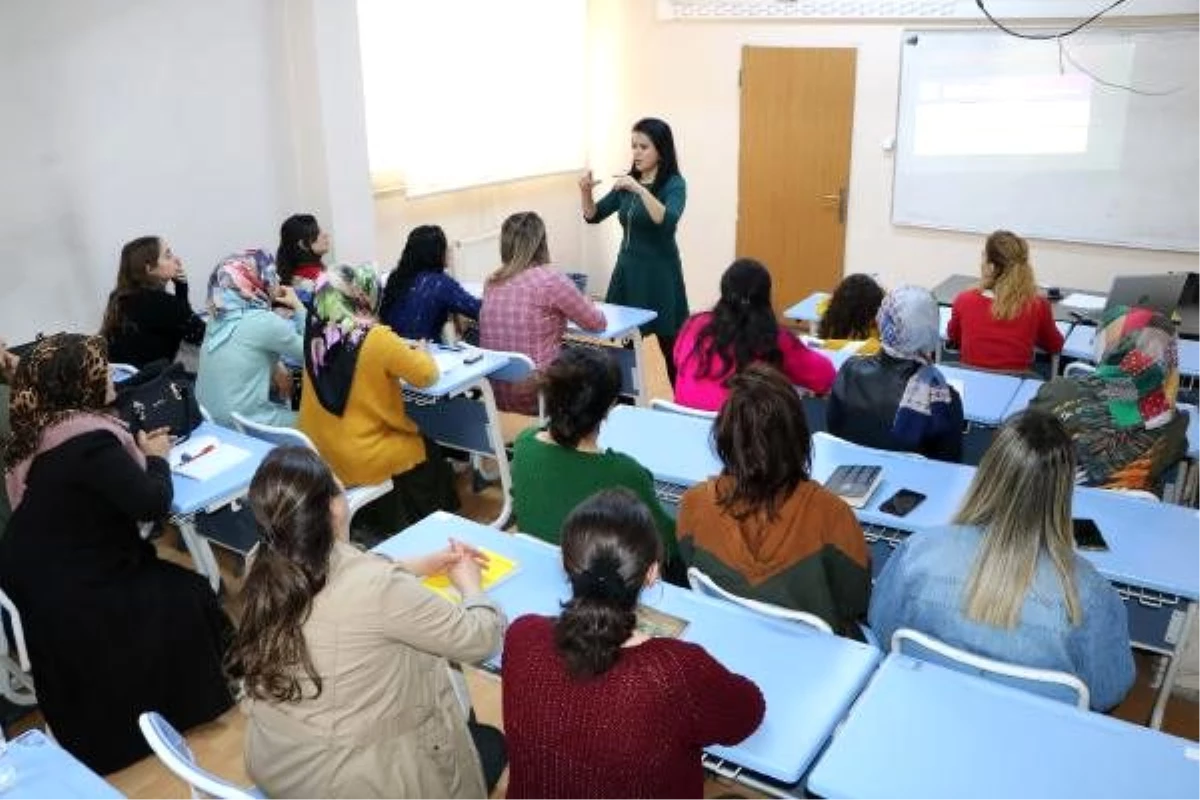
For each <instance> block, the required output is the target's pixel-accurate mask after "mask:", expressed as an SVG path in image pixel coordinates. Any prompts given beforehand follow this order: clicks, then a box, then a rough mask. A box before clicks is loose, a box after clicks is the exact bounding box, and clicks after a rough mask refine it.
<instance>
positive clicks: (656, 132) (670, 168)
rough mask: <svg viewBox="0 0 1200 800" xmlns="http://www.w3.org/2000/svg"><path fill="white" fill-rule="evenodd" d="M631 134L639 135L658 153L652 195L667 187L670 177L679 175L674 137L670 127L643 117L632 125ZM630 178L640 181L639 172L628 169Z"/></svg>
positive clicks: (653, 119) (631, 168) (657, 120)
mask: <svg viewBox="0 0 1200 800" xmlns="http://www.w3.org/2000/svg"><path fill="white" fill-rule="evenodd" d="M632 133H640V134H642V135H644V136H645V137H646V138H647V139H649V140H650V143H651V144H653V145H654V149H655V150H657V151H658V172H656V173H655V174H654V185H652V186H651V187H650V191H651V192H653V193H654V194H658V192H659V191H660V190H661V189H662V187H664V186H666V185H667V181H668V180H670V179H671V176H672V175H678V174H679V157H678V156H677V155H676V154H675V135H674V134H673V133H671V126H670V125H668V124H667V123H665V122H663V121H662V120H661V119H658V118H657V117H645V118H643V119H639V120H638V121H637V122H635V123H633V131H632ZM629 174H630V176H631V177H634V178H638V179H641V177H642V173H641V170H638V169H635V168H634V167H632V166H631V167H630V168H629Z"/></svg>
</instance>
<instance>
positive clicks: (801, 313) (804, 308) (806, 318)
mask: <svg viewBox="0 0 1200 800" xmlns="http://www.w3.org/2000/svg"><path fill="white" fill-rule="evenodd" d="M828 297H829V292H813V293H812V294H810V295H809V296H808V297H806V298H804V299H803V300H801V301H800V302H799V303H796V305H794V306H792V307H791V308H789V309H787V310H786V311H784V312H783V316H784V317H785V318H787V319H791V320H796V321H797V322H820V320H821V315H820V314H818V313H817V304H818V303H820V302H821V301H822V300H825V299H827V298H828Z"/></svg>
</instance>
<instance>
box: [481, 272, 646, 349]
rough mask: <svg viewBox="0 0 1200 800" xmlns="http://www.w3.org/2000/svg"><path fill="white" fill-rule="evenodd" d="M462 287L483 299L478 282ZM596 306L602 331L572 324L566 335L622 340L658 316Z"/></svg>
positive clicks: (617, 307) (568, 326)
mask: <svg viewBox="0 0 1200 800" xmlns="http://www.w3.org/2000/svg"><path fill="white" fill-rule="evenodd" d="M462 287H463V288H464V289H466V290H467V291H468V292H469V293H470V294H472V295H474V296H475V297H483V284H482V283H480V282H479V281H464V282H463V284H462ZM596 305H597V306H599V308H600V310H601V311H603V312H604V330H602V331H585V330H583V329H582V328H580V327H579V326H578V325H576V324H575V323H574V322H572V323H569V324H568V325H567V333H569V334H571V335H572V336H593V337H595V338H597V339H623V338H625V337H626V336H628V335H629V334H631V333H633V332H634V331H635V330H637V329H638V328H640V327H642V326H643V325H645V324H646V323H648V322H652V321H654V319H655V317H657V316H658V312H657V311H651V310H650V309H648V308H632V307H630V306H618V305H614V304H612V303H596Z"/></svg>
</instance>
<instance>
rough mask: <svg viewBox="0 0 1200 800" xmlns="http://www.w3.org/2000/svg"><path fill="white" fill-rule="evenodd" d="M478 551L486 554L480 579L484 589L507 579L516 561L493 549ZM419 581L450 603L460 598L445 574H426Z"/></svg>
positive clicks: (515, 567)
mask: <svg viewBox="0 0 1200 800" xmlns="http://www.w3.org/2000/svg"><path fill="white" fill-rule="evenodd" d="M479 552H481V553H483V554H484V555H485V556H487V559H488V564H487V567H485V568H484V570H483V575H482V576H481V581H480V582H481V583H482V585H483V588H484V590H487V589H491V588H492V587H493V586H495V585H496V584H498V583H500V582H501V581H504V580H507V579H508V577H509V576H510V575H512V574H513V572H515V571H516V569H517V562H516V561H513V560H512V559H511V558H505V557H504V556H502V555H500V554H499V553H497V552H495V551H493V550H488V549H487V548H486V547H481V548H479ZM421 583H423V584H424V585H425V586H426V587H427V588H429V589H431V590H433V591H435V592H437V593H438V594H440V595H441V596H442V597H444V598H446V599H447V600H449V601H450V602H452V603H457V602H458V601H459V600H461V599H462V598H460V597H459V595H458V590H457V589H455V588H454V584H453V583H451V582H450V578H449V577H448V576H446V575H428V576H426V577H425V578H422V579H421Z"/></svg>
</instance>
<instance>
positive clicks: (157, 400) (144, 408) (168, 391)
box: [114, 360, 201, 439]
mask: <svg viewBox="0 0 1200 800" xmlns="http://www.w3.org/2000/svg"><path fill="white" fill-rule="evenodd" d="M194 380H195V379H194V378H193V376H191V375H190V374H188V372H187V371H186V370H184V368H183V365H182V364H179V363H170V362H168V361H165V360H160V361H154V362H151V363H150V364H147V365H146V366H145V367H143V368H142V369H141V370H140V371H138V373H137V374H136V375H133V376H132V377H130V378H128V379H127V380H124V381H122V382H121V383H118V384H117V386H116V390H117V399H116V402H115V403H114V405H115V406H116V409H117V413H118V414H119V415H120V416H121V419H123V420H125V421H126V422H127V423H129V428H130V430H132V431H134V432H135V433H136V432H137V431H153V430H157V429H158V428H170V429H171V436H176V437H179V438H181V439H185V438H187V437H188V436H189V435H190V434H191V432H192V431H194V430H195V429H196V428H197V427H198V426H199V425H200V422H201V417H200V404H199V403H198V402H197V401H196V390H195V384H194Z"/></svg>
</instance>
